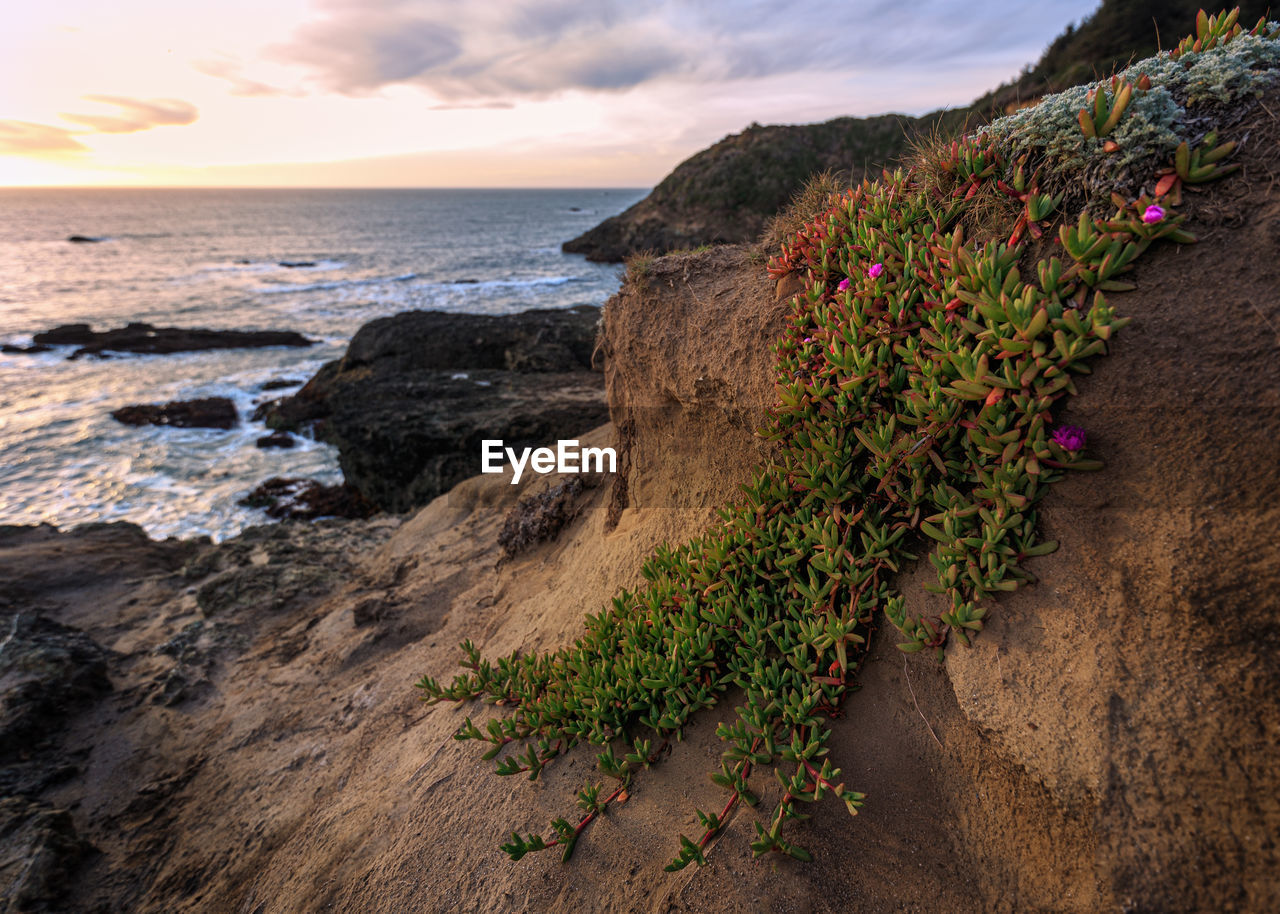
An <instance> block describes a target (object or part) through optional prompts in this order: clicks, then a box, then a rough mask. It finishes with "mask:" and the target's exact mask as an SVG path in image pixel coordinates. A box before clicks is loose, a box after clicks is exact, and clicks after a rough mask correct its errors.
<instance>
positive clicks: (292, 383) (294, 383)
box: [258, 378, 302, 390]
mask: <svg viewBox="0 0 1280 914" xmlns="http://www.w3.org/2000/svg"><path fill="white" fill-rule="evenodd" d="M301 384H302V382H301V381H299V380H298V379H297V378H274V379H272V380H270V381H268V382H267V383H265V384H263V385H262V386H261V387H259V388H258V390H282V389H283V388H285V387H299V386H301Z"/></svg>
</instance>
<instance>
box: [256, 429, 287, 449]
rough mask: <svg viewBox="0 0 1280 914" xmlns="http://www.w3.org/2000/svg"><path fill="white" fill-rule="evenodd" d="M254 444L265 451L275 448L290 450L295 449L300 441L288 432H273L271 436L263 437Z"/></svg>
mask: <svg viewBox="0 0 1280 914" xmlns="http://www.w3.org/2000/svg"><path fill="white" fill-rule="evenodd" d="M254 443H255V444H257V446H258V447H260V448H263V449H266V448H273V447H282V448H290V447H294V446H295V445H296V444H297V443H298V441H297V439H296V438H294V437H293V436H292V435H290V434H289V433H288V432H272V433H271V434H270V435H263V436H262V437H261V438H259V439H258V440H257V441H256V442H254Z"/></svg>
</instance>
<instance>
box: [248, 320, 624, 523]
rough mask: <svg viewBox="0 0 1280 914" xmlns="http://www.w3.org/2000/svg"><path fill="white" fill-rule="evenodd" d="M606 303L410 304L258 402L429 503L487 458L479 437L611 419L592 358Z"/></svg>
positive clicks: (525, 435) (404, 503)
mask: <svg viewBox="0 0 1280 914" xmlns="http://www.w3.org/2000/svg"><path fill="white" fill-rule="evenodd" d="M599 314H600V312H599V309H597V308H588V307H579V308H572V309H566V310H551V311H525V312H522V313H520V314H514V315H508V316H503V317H491V316H486V315H475V314H446V313H443V312H437V311H414V312H409V313H406V314H398V315H396V316H394V317H388V318H381V319H379V320H375V321H372V322H370V323H368V324H366V325H365V326H363V327H361V328H360V330H359V331H358V332H357V333H356V335H355V336H354V337H352V340H351V344H350V345H349V346H348V347H347V352H346V354H345V355H344V356H343V357H342V359H340V360H338V361H335V362H330V363H329V364H327V365H325V366H324V367H323V368H322V369H321V370H320V371H319V372H318V373H317V374H316V376H315V377H314V378H312V379H311V380H310V381H309V382H308V383H307V384H306V386H304V387H303V388H302V389H301V390H299V391H298V392H297V393H296V394H294V395H293V396H292V397H288V398H285V399H283V400H280V401H276V402H275V403H272V404H268V405H266V406H264V407H263V408H261V410H260V412H259V414H258V415H260V416H261V417H263V418H265V419H266V421H267V424H268V425H270V426H272V427H273V428H277V429H298V428H300V427H302V426H304V425H311V426H312V427H313V429H314V433H315V435H316V437H318V438H320V439H322V440H324V441H328V442H330V443H332V444H334V445H336V446H337V448H338V455H339V458H338V459H339V463H340V465H341V467H342V472H343V475H344V476H345V478H346V481H347V482H348V483H349V484H350V485H352V486H354V487H355V488H356V489H358V490H359V491H360V493H361V494H362V495H363V496H364V497H365V498H367V499H368V500H369V501H371V502H373V503H374V504H376V505H377V506H378V507H380V508H382V509H384V510H388V511H405V510H408V509H409V508H412V507H415V506H421V505H423V504H425V503H426V502H428V501H430V500H431V499H432V498H435V497H436V496H437V495H439V494H441V493H442V492H445V491H447V490H448V489H449V488H450V487H452V486H453V485H455V484H456V483H458V482H460V481H462V480H463V479H466V478H467V477H468V476H471V475H473V474H475V473H477V472H479V470H480V452H481V441H482V440H483V439H501V440H503V441H504V442H505V444H506V446H508V447H514V448H517V449H518V448H523V447H536V446H540V445H545V444H547V443H549V442H552V441H554V440H556V439H560V438H571V437H573V435H575V434H577V433H578V432H581V431H583V430H584V429H588V428H592V427H594V426H596V425H599V424H600V423H602V422H604V421H606V419H607V418H608V410H607V407H606V406H605V401H604V389H603V387H604V385H603V378H602V377H601V375H600V372H599V371H597V370H595V369H594V368H593V367H592V353H593V352H594V349H595V345H596V330H597V327H596V325H597V322H598V320H599Z"/></svg>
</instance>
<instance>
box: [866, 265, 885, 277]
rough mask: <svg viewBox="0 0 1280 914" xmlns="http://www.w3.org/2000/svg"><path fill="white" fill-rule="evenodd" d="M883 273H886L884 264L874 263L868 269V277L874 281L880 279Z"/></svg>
mask: <svg viewBox="0 0 1280 914" xmlns="http://www.w3.org/2000/svg"><path fill="white" fill-rule="evenodd" d="M882 273H884V264H882V263H873V264H872V265H871V266H869V267H867V275H868V276H870V277H871V278H872V279H879V278H880V275H881V274H882Z"/></svg>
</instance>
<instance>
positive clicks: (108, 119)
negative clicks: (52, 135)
mask: <svg viewBox="0 0 1280 914" xmlns="http://www.w3.org/2000/svg"><path fill="white" fill-rule="evenodd" d="M84 98H85V101H90V102H98V103H99V104H103V105H113V106H115V107H116V108H119V109H120V112H119V113H118V114H62V115H60V117H62V118H63V119H64V120H68V121H71V122H72V123H76V124H84V125H85V126H86V127H89V128H92V131H93V132H94V133H137V132H138V131H139V130H150V129H151V128H152V127H161V126H164V125H168V124H177V125H184V124H191V123H194V122H195V120H196V118H198V117H199V116H200V112H199V111H198V110H197V109H196V106H195V105H192V104H191V103H189V102H184V101H181V100H180V99H176V98H156V99H152V100H151V101H143V100H142V99H137V98H125V97H123V96H119V95H86V96H84ZM53 129H57V128H53Z"/></svg>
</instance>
